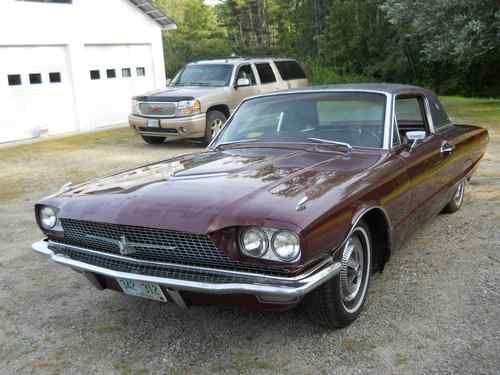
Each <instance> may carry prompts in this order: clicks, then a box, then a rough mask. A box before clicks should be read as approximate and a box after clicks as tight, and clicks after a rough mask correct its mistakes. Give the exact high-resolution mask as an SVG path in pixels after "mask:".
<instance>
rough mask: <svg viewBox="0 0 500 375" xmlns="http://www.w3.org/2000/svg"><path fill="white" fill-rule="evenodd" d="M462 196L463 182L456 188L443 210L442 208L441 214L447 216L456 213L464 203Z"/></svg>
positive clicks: (463, 191) (463, 190) (463, 192)
mask: <svg viewBox="0 0 500 375" xmlns="http://www.w3.org/2000/svg"><path fill="white" fill-rule="evenodd" d="M464 194H465V180H463V181H462V182H460V184H459V185H458V186H457V189H456V190H455V192H454V193H453V197H452V198H451V200H450V201H449V202H448V204H447V205H446V207H445V208H443V212H444V213H447V214H452V213H454V212H457V211H458V210H459V209H460V207H462V204H463V203H464Z"/></svg>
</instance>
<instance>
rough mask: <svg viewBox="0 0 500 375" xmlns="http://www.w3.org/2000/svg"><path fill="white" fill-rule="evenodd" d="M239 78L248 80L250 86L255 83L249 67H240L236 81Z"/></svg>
mask: <svg viewBox="0 0 500 375" xmlns="http://www.w3.org/2000/svg"><path fill="white" fill-rule="evenodd" d="M240 78H248V79H249V80H250V83H251V84H252V86H253V85H255V83H256V81H255V75H254V74H253V70H252V67H251V66H250V65H243V66H241V67H240V69H239V70H238V76H237V77H236V81H238V80H239V79H240Z"/></svg>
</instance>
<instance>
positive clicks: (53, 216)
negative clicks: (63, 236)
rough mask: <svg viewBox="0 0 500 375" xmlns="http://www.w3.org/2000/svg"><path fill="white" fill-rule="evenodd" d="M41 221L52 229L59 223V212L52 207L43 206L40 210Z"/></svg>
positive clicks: (44, 226) (43, 225)
mask: <svg viewBox="0 0 500 375" xmlns="http://www.w3.org/2000/svg"><path fill="white" fill-rule="evenodd" d="M40 223H41V224H42V227H43V228H45V229H52V228H54V227H55V226H56V224H57V213H56V210H55V209H53V208H52V207H43V208H42V209H41V210H40Z"/></svg>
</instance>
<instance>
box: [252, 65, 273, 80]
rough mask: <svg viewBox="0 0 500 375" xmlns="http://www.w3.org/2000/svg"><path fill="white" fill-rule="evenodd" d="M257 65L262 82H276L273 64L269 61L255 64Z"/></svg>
mask: <svg viewBox="0 0 500 375" xmlns="http://www.w3.org/2000/svg"><path fill="white" fill-rule="evenodd" d="M255 66H256V67H257V72H259V77H260V82H261V83H262V84H266V83H273V82H276V77H275V75H274V72H273V69H272V68H271V65H269V64H268V63H261V64H255Z"/></svg>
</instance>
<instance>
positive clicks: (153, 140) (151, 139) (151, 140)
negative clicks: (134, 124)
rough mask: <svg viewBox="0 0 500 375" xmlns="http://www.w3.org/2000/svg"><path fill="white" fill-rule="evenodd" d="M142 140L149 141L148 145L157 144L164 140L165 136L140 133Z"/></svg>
mask: <svg viewBox="0 0 500 375" xmlns="http://www.w3.org/2000/svg"><path fill="white" fill-rule="evenodd" d="M141 137H142V139H144V142H146V143H149V144H150V145H158V144H160V143H163V142H165V137H148V136H146V135H141Z"/></svg>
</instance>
